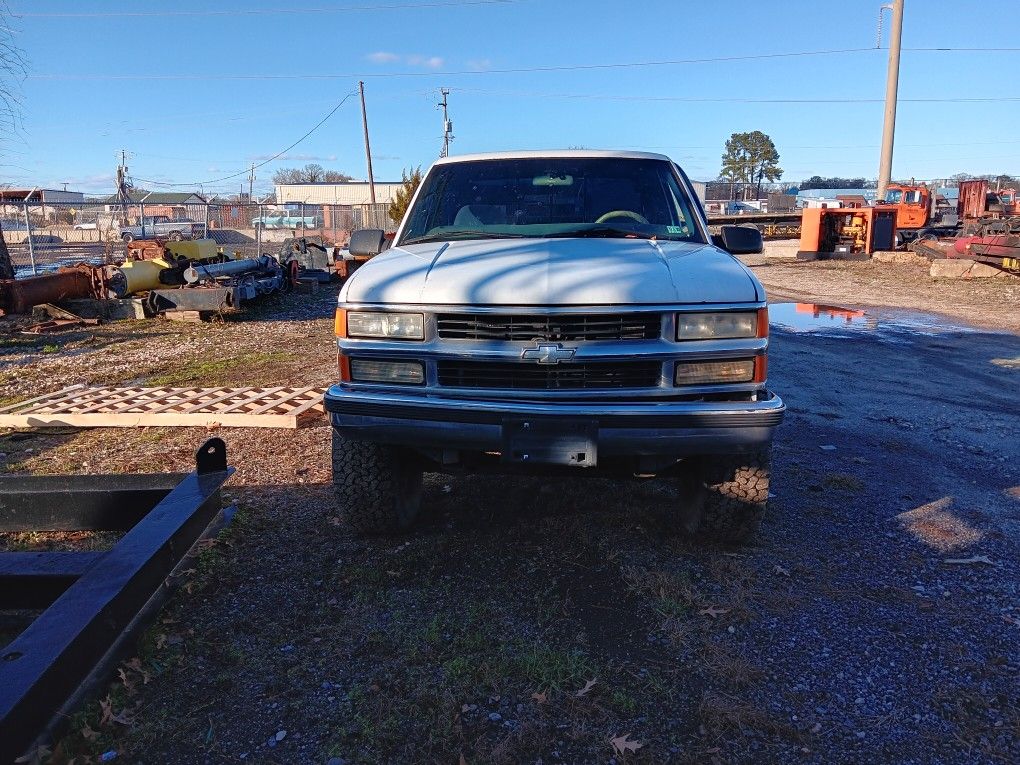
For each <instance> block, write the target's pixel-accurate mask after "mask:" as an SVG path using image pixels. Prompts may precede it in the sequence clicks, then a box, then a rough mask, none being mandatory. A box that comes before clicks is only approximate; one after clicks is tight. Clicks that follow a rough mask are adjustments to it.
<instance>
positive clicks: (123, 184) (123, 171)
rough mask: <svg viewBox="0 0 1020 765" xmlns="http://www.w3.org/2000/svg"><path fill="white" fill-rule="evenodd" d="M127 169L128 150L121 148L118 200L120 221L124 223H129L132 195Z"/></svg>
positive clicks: (118, 170) (118, 172)
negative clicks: (129, 192) (129, 191)
mask: <svg viewBox="0 0 1020 765" xmlns="http://www.w3.org/2000/svg"><path fill="white" fill-rule="evenodd" d="M127 171H128V168H127V152H126V151H124V149H121V150H120V164H119V165H118V166H117V201H118V202H120V222H121V224H122V225H123V224H125V223H127V214H128V206H129V205H130V203H131V197H130V195H129V194H128V181H127Z"/></svg>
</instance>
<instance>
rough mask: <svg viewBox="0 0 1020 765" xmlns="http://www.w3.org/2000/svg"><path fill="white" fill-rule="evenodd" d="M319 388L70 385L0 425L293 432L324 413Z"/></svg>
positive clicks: (10, 413) (10, 411)
mask: <svg viewBox="0 0 1020 765" xmlns="http://www.w3.org/2000/svg"><path fill="white" fill-rule="evenodd" d="M323 391H324V389H323V388H319V387H315V386H308V387H305V388H295V387H277V388H141V387H133V388H89V387H86V386H84V385H72V386H70V387H68V388H64V389H62V390H58V391H56V392H55V393H48V394H46V395H44V396H37V397H35V398H31V399H28V400H27V401H22V402H20V403H17V404H12V405H10V406H5V407H2V408H0V427H8V428H26V427H27V428H59V427H66V426H72V427H83V428H96V427H100V428H101V427H107V428H110V427H113V428H125V427H127V428H134V427H145V426H150V425H170V426H200V427H205V426H215V425H220V426H223V427H228V428H297V427H300V426H301V425H302V424H304V423H305V422H307V421H308V420H310V419H312V418H315V417H317V416H321V415H322V413H323V412H324V408H323V405H322V394H323Z"/></svg>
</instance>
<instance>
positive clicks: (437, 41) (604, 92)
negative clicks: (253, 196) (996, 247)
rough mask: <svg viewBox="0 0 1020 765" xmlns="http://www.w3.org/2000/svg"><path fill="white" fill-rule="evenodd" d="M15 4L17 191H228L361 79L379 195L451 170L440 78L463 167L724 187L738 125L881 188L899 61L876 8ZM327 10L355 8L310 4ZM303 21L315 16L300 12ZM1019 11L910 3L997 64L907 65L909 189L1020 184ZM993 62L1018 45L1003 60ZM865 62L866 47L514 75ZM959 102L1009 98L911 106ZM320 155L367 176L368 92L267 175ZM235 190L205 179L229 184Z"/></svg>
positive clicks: (8, 165) (922, 42)
mask: <svg viewBox="0 0 1020 765" xmlns="http://www.w3.org/2000/svg"><path fill="white" fill-rule="evenodd" d="M9 4H10V9H11V11H12V12H13V14H14V15H15V18H14V20H13V29H14V32H15V39H16V41H17V43H18V45H19V46H20V47H21V48H22V50H23V51H24V53H25V56H26V58H27V63H28V69H29V77H28V79H26V80H25V82H24V83H23V87H22V94H23V102H24V103H23V129H22V130H21V132H20V134H19V135H17V136H14V137H12V138H10V140H8V141H6V142H0V183H5V182H6V183H12V184H15V185H36V184H38V185H40V186H46V187H56V188H60V185H59V184H61V183H62V182H68V183H69V188H74V189H81V190H84V191H87V192H100V191H109V190H111V189H112V183H113V181H112V178H113V172H114V169H115V166H116V162H117V153H118V151H119V150H120V149H121V148H124V149H127V150H128V152H129V153H130V154H129V156H130V160H129V165H130V168H131V173H132V175H133V176H135V177H136V178H145V179H152V180H157V181H164V182H173V183H189V184H190V183H193V182H194V183H198V182H205V181H211V180H215V179H218V178H221V177H223V176H227V175H230V174H232V173H236V172H241V171H243V170H244V169H245V168H246V167H247V165H248V164H250V163H251V162H252V161H260V160H262V159H264V158H266V157H269V156H272V155H273V154H275V153H276V152H278V151H280V150H281V149H283V148H285V147H286V146H288V145H289V144H291V143H293V142H294V141H296V140H297V139H298V138H299V137H300V136H301V135H303V134H304V133H305V132H306V131H307V130H308V129H309V128H311V127H312V126H313V125H315V124H316V123H317V122H318V121H319V120H320V119H322V117H323V116H325V115H326V114H327V113H328V112H329V111H330V110H331V109H332V108H333V107H334V106H335V105H336V104H337V103H338V102H339V101H340V100H341V98H343V96H344V95H346V94H347V93H350V92H352V91H354V90H355V89H356V87H357V81H358V79H359V78H363V79H364V80H365V83H366V96H367V101H368V114H369V122H370V128H371V135H372V153H373V157H374V165H375V175H376V178H377V179H378V180H389V179H393V178H399V176H400V171H401V169H402V168H404V167H408V166H412V165H417V164H422V165H426V166H427V165H428V163H429V162H431V161H432V159H434V158H435V157H436V156H437V154H438V151H439V148H440V144H441V135H442V124H441V117H440V113H439V111H438V110H437V109H436V107H435V103H436V101H437V99H438V88H439V87H441V86H446V87H448V88H450V89H451V91H452V93H451V95H450V99H449V100H450V113H451V117H452V119H453V121H454V128H455V129H454V133H455V136H456V139H455V141H454V143H453V145H452V151H453V153H466V152H473V151H490V150H500V149H519V148H560V147H568V146H584V147H588V148H635V149H648V150H653V151H662V152H663V153H667V154H669V155H670V156H672V157H673V158H675V159H676V160H678V161H679V162H680V163H681V164H683V165H684V166H685V167H686V169H687V170H688V172H689V173H690V175H691V176H692V177H695V178H700V179H709V178H713V177H715V176H716V174H717V173H718V171H719V157H720V155H721V154H722V150H723V144H724V142H725V140H726V138H727V137H728V136H729V135H730V133H732V132H734V131H747V130H762V131H764V132H766V133H768V134H770V135H771V136H772V138H773V139H774V140H775V143H776V145H777V147H778V149H779V152H780V154H781V160H780V164H781V165H782V167H783V168H784V169H785V171H786V173H785V175H784V180H791V181H797V180H800V179H802V178H804V177H807V176H810V175H813V174H820V175H844V176H865V177H872V178H873V177H875V175H876V174H877V166H878V142H879V139H880V136H881V129H882V125H881V118H882V103H881V99H882V98H883V96H884V92H885V71H886V60H887V59H886V55H887V53H886V51H885V50H874V49H873V48H874V46H875V44H876V28H877V20H878V15H879V14H878V8H879V5H880V3H879V2H872V1H871V0H865V1H860V0H841V1H835V0H813V1H812V2H799V1H797V2H794V1H792V0H787V1H785V2H760V0H730V1H729V2H683V1H681V0H666V1H662V2H660V1H659V0H632V2H629V3H628V2H623V3H621V2H619V0H588V1H587V2H573V1H571V0H520V1H519V2H486V1H485V0H477V1H476V2H474V3H465V2H463V0H379V1H378V2H374V1H373V0H287V2H283V1H282V0H245V1H243V2H240V1H239V0H218V2H216V3H202V2H199V1H198V0H180V1H179V2H174V3H165V2H153V1H147V0H133V1H132V2H126V0H94V1H92V2H88V3H83V2H80V0H34V1H31V2H30V1H28V0H9ZM414 5H419V6H422V7H417V8H415V7H408V6H414ZM385 6H400V7H399V8H394V7H390V8H386V7H385ZM977 7H980V8H981V10H982V13H980V14H979V13H977V12H976V10H975V9H976V8H977ZM323 8H333V9H340V8H347V9H351V8H357V9H359V10H335V11H333V12H321V11H319V10H314V9H323ZM303 9H304V10H309V11H310V12H293V11H300V10H303ZM281 10H289V11H292V12H287V13H283V12H280V11H281ZM188 11H194V12H196V13H195V14H192V15H185V14H186V12H188ZM210 11H213V12H215V15H210V13H209V12H210ZM21 14H24V15H21ZM74 14H96V15H92V16H88V17H81V16H75V15H74ZM139 14H141V15H139ZM148 14H155V15H148ZM1015 14H1016V2H1015V0H990V1H988V2H984V3H981V4H980V6H977V5H975V4H970V3H960V2H958V0H907V3H906V16H905V24H904V34H903V45H904V48H905V49H908V48H922V47H926V48H931V47H957V48H977V49H980V50H978V51H961V52H931V51H909V50H905V51H904V54H903V65H902V76H901V80H900V97H901V99H902V100H901V103H900V106H899V114H898V122H897V146H896V152H895V162H894V168H893V173H894V176H896V177H899V178H906V177H911V176H913V177H916V178H919V179H921V178H924V179H928V178H937V177H944V176H947V175H951V174H953V173H957V172H971V173H986V172H1008V173H1013V174H1020V133H1018V132H1017V131H1016V125H1018V124H1020V83H1018V80H1017V77H1016V73H1017V72H1020V52H1016V46H1017V41H1016V31H1017V28H1018V27H1017V24H1016V21H1015V18H1016V17H1015ZM887 19H888V14H887ZM996 20H997V21H996ZM886 27H888V20H887V22H886ZM883 44H885V42H884V43H883ZM997 47H998V48H1014V50H1013V51H1002V52H998V53H989V52H987V49H988V48H997ZM856 48H866V49H869V50H864V51H860V52H855V53H836V54H828V55H812V56H789V57H777V58H768V59H752V60H732V61H709V62H701V63H686V64H670V65H655V66H628V67H616V68H596V69H574V70H562V69H561V70H556V69H552V70H549V69H547V70H546V71H533V72H501V71H499V70H506V69H522V68H527V69H531V68H536V67H564V66H578V65H580V66H584V65H593V64H594V65H599V64H624V63H635V62H650V61H663V60H673V61H675V60H678V59H683V60H689V59H704V58H722V57H740V56H753V55H759V54H777V53H799V52H808V51H819V50H842V49H856ZM136 76H142V77H145V78H150V79H134V77H136ZM125 77H127V78H128V79H118V78H125ZM152 77H162V78H168V79H151V78H152ZM231 77H242V78H244V79H229V78H231ZM952 98H986V99H993V100H990V101H983V102H971V103H962V102H955V103H947V102H914V101H909V100H908V99H952ZM1009 98H1012V99H1013V100H1007V99H1009ZM698 99H702V100H698ZM705 99H727V100H723V101H708V100H705ZM739 99H745V100H744V101H740V100H739ZM747 99H751V100H758V101H772V102H769V103H761V102H749V101H747ZM791 99H792V100H796V99H806V100H817V99H860V100H861V102H858V103H790V102H788V101H789V100H791ZM783 100H786V101H787V102H785V103H783V102H781V101H783ZM777 101H780V102H777ZM312 161H314V162H319V163H320V164H322V165H324V166H326V167H330V168H336V169H339V170H343V171H345V172H348V173H350V174H351V175H354V176H355V177H359V178H362V177H365V174H366V170H365V156H364V148H363V145H362V138H361V117H360V111H359V108H358V103H357V99H356V98H351V99H349V100H348V101H347V102H346V103H345V104H344V105H343V106H342V107H340V109H339V110H337V112H336V113H335V114H334V115H333V116H332V117H331V118H330V119H329V120H328V121H327V122H326V123H325V124H324V125H323V126H322V127H321V128H319V129H318V130H317V131H316V132H315V133H314V134H312V135H311V136H310V137H309V138H307V139H306V140H305V141H303V142H302V143H301V144H299V145H298V146H296V147H295V148H294V149H292V150H291V151H290V152H289V153H288V154H287V155H286V156H285V158H283V159H281V160H279V161H275V162H272V163H270V164H268V165H266V166H265V167H262V168H260V169H259V170H258V171H257V175H258V180H257V182H256V188H257V189H259V190H262V191H268V190H269V189H270V178H271V176H272V171H273V170H274V169H275V168H277V167H280V166H294V165H300V164H304V163H305V162H312ZM241 180H242V179H241V178H237V179H232V180H226V181H221V182H218V183H211V184H204V185H203V187H202V188H203V190H204V191H205V192H207V193H209V192H212V191H215V192H235V191H237V190H238V189H239V188H240V183H241ZM194 188H195V189H196V190H197V189H198V186H197V185H196V186H195V187H194Z"/></svg>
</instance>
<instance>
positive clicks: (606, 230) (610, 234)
mask: <svg viewBox="0 0 1020 765" xmlns="http://www.w3.org/2000/svg"><path fill="white" fill-rule="evenodd" d="M547 236H548V237H549V238H550V239H554V238H558V237H564V238H565V237H577V238H578V239H581V238H586V237H598V238H602V239H613V238H621V239H623V238H631V237H632V238H634V239H654V238H655V237H654V236H652V235H651V234H643V233H641V232H640V231H632V230H631V229H626V228H616V227H615V226H594V227H590V228H589V227H586V228H577V229H570V230H569V231H557V232H556V233H555V234H548V235H547Z"/></svg>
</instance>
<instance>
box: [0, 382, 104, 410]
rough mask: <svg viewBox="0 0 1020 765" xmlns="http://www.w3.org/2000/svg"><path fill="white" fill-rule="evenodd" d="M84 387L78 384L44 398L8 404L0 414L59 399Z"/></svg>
mask: <svg viewBox="0 0 1020 765" xmlns="http://www.w3.org/2000/svg"><path fill="white" fill-rule="evenodd" d="M84 387H85V384H84V383H78V384H77V385H69V386H67V387H66V388H61V389H60V390H58V391H54V392H53V393H45V394H43V395H42V396H36V397H35V398H29V399H26V400H24V401H19V402H18V403H17V404H8V405H7V406H3V407H0V413H3V412H10V411H12V410H14V409H21V408H22V407H25V406H28V405H29V404H34V403H35V402H37V401H43V400H45V399H50V398H57V397H60V396H63V395H64V394H66V393H69V392H70V391H73V390H80V389H82V388H84Z"/></svg>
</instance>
